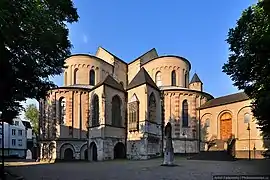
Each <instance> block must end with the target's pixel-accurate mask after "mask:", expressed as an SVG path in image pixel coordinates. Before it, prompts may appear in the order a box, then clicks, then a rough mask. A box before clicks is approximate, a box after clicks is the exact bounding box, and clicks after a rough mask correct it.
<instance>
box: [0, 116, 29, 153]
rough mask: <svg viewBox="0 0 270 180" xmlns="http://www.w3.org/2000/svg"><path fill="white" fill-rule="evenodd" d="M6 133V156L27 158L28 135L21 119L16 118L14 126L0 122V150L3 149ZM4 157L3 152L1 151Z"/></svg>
mask: <svg viewBox="0 0 270 180" xmlns="http://www.w3.org/2000/svg"><path fill="white" fill-rule="evenodd" d="M3 133H4V149H5V150H4V156H7V157H18V158H25V156H26V149H27V133H26V127H25V126H24V124H23V122H22V120H21V119H20V118H15V119H14V120H13V124H12V125H11V124H8V123H4V131H3V129H2V122H0V148H2V146H3V144H2V135H3ZM0 155H1V156H2V151H0Z"/></svg>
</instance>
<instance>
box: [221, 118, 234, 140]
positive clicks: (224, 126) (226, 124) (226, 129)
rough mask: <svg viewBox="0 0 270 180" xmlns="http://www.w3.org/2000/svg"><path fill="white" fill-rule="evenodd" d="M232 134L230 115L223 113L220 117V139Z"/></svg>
mask: <svg viewBox="0 0 270 180" xmlns="http://www.w3.org/2000/svg"><path fill="white" fill-rule="evenodd" d="M231 135H232V116H231V114H230V113H224V114H222V115H221V117H220V139H222V140H225V141H226V140H228V139H229V138H230V137H231Z"/></svg>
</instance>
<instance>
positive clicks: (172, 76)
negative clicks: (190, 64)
mask: <svg viewBox="0 0 270 180" xmlns="http://www.w3.org/2000/svg"><path fill="white" fill-rule="evenodd" d="M171 80H172V86H176V73H175V70H173V71H172V74H171Z"/></svg>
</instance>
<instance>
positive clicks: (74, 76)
mask: <svg viewBox="0 0 270 180" xmlns="http://www.w3.org/2000/svg"><path fill="white" fill-rule="evenodd" d="M77 74H78V69H74V74H73V83H74V84H77V83H78V82H77Z"/></svg>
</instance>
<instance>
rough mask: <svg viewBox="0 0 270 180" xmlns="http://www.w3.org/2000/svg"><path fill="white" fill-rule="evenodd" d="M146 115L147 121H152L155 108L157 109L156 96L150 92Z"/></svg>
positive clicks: (154, 116)
mask: <svg viewBox="0 0 270 180" xmlns="http://www.w3.org/2000/svg"><path fill="white" fill-rule="evenodd" d="M148 107H149V109H148V114H149V115H148V117H149V121H152V122H154V121H155V120H156V111H157V110H156V109H157V104H156V98H155V95H154V93H151V94H150V96H149V104H148Z"/></svg>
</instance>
